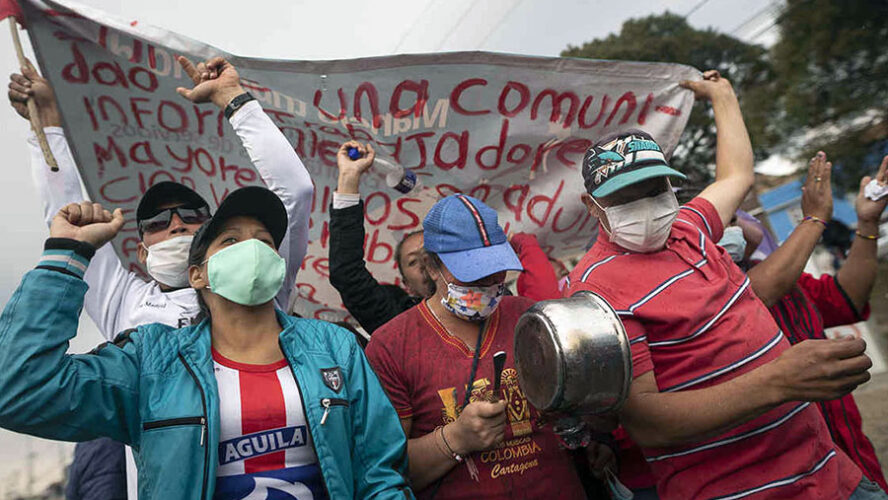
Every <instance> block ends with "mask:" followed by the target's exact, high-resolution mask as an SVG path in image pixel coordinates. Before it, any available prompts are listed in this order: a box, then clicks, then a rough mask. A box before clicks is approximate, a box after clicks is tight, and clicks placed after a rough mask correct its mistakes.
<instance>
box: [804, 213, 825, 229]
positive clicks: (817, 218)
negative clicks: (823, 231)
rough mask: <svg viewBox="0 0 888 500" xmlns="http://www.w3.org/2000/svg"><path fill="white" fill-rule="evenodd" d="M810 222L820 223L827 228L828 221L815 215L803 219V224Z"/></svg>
mask: <svg viewBox="0 0 888 500" xmlns="http://www.w3.org/2000/svg"><path fill="white" fill-rule="evenodd" d="M808 220H810V221H814V222H819V223H821V224H823V227H826V221H825V220H823V219H821V218H820V217H814V216H813V215H808V216H806V217H805V218H804V219H802V222H805V221H808Z"/></svg>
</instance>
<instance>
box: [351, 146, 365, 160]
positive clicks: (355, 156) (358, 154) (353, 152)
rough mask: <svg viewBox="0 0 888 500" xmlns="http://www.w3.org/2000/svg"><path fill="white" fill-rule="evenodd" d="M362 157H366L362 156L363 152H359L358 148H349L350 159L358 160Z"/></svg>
mask: <svg viewBox="0 0 888 500" xmlns="http://www.w3.org/2000/svg"><path fill="white" fill-rule="evenodd" d="M362 156H364V155H362V154H361V152H360V151H358V148H348V157H349V158H351V159H352V160H357V159H358V158H360V157H362Z"/></svg>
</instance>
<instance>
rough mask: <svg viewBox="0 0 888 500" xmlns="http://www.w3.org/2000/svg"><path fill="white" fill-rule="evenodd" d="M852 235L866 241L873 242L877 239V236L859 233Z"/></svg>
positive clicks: (855, 232)
mask: <svg viewBox="0 0 888 500" xmlns="http://www.w3.org/2000/svg"><path fill="white" fill-rule="evenodd" d="M854 234H856V235H857V236H860V237H861V238H864V239H867V240H873V241H875V240H877V239H879V235H878V234H863V233H861V232H860V231H854Z"/></svg>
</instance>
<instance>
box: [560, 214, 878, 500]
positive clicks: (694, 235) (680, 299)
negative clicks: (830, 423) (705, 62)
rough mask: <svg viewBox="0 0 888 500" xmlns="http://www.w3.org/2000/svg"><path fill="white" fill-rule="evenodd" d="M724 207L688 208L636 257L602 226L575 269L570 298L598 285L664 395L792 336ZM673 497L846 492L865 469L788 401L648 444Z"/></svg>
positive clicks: (744, 362)
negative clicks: (734, 253) (735, 243)
mask: <svg viewBox="0 0 888 500" xmlns="http://www.w3.org/2000/svg"><path fill="white" fill-rule="evenodd" d="M722 232H723V227H722V222H721V219H720V218H719V217H718V213H717V212H716V210H715V207H713V206H712V204H711V203H709V202H708V201H706V200H705V199H703V198H696V199H694V200H692V201H691V202H690V203H689V204H687V205H685V206H683V207H681V210H680V212H679V215H678V218H677V219H676V221H675V223H674V224H673V226H672V230H671V233H670V235H669V239H668V240H667V242H666V246H665V248H664V249H662V250H660V251H657V252H652V253H646V254H640V253H630V252H627V251H626V250H625V249H623V248H621V247H619V246H617V245H616V244H614V243H612V242H611V241H609V240H608V238H607V234H606V233H604V232H602V233H601V234H600V235H599V237H598V240H597V241H596V243H595V245H594V246H593V247H592V248H591V249H590V250H589V252H588V253H587V254H586V255H585V256H584V257H583V259H582V260H581V261H580V262H579V264H578V265H577V266H576V268H575V269H574V270H573V272H572V273H571V275H570V278H569V279H570V283H569V286H568V289H567V295H572V294H574V293H576V292H577V291H580V290H591V291H593V292H595V293H598V294H599V295H601V296H602V297H604V299H605V300H607V301H608V302H609V303H610V304H611V306H613V307H614V309H615V310H617V313H618V314H619V315H620V317H621V319H622V320H623V324H624V325H625V327H626V330H627V333H628V334H629V338H630V344H631V348H632V363H633V370H634V376H636V377H637V376H640V375H642V374H645V373H647V372H649V371H651V370H653V372H654V376H655V378H656V382H657V386H658V387H659V389H660V391H661V392H669V391H683V390H695V389H703V388H706V387H711V386H714V385H718V384H721V383H723V382H725V381H727V380H730V379H732V378H734V377H737V376H739V375H742V374H744V373H746V372H749V371H751V370H754V369H755V368H757V367H759V366H761V365H763V364H765V363H768V362H770V361H772V360H774V359H776V358H777V357H778V356H779V355H780V353H782V352H783V351H785V350H786V349H787V348H789V342H788V341H787V339H786V338H785V336H784V335H783V333H782V332H781V331H780V330H779V328H778V327H777V324H776V323H775V322H774V320H773V319H772V318H771V315H770V313H769V312H768V309H767V308H766V307H765V306H764V304H762V302H761V301H760V300H758V298H757V297H756V296H755V294H754V293H753V292H752V290H751V288H750V286H749V278H747V277H746V275H745V274H744V273H743V272H742V271H741V270H740V269H739V268H738V267H737V266H736V265H735V264H734V263H733V262H732V261H731V258H730V256H729V255H728V254H727V252H725V251H724V250H723V249H721V248H720V247H718V245H716V244H715V242H717V241H719V240H720V239H721V237H722ZM642 452H643V454H644V456H645V459H646V461H647V462H648V463H649V464H650V466H651V469H652V470H653V473H654V475H655V476H656V477H657V490H658V493H659V495H660V496H661V497H662V498H664V499H688V498H709V499H712V498H721V499H740V498H750V499H764V498H830V499H837V498H848V497H849V496H850V495H851V492H852V491H853V490H854V489H855V488H856V487H857V484H858V483H859V482H860V479H861V473H860V470H859V469H858V468H857V467H856V466H855V465H854V464H853V463H852V462H851V461H850V459H849V458H848V457H847V456H846V455H845V453H844V452H842V451H841V450H840V449H838V448H837V447H836V446H835V445H834V444H833V442H832V440H831V439H830V437H829V431H828V429H827V428H826V425H825V424H824V422H823V418H822V417H821V416H820V414H819V412H818V411H817V409H816V407H815V406H814V405H811V404H809V403H804V402H791V403H787V404H784V405H781V406H779V407H777V408H775V409H773V410H771V411H769V412H767V413H765V414H763V415H761V416H760V417H758V418H756V419H754V420H752V421H750V422H747V423H745V424H742V425H740V426H737V427H735V428H733V429H731V430H729V431H728V432H726V433H724V434H722V435H720V436H717V437H715V438H712V439H708V440H705V441H703V442H698V443H692V444H690V445H685V446H681V447H676V448H670V449H652V448H647V449H642Z"/></svg>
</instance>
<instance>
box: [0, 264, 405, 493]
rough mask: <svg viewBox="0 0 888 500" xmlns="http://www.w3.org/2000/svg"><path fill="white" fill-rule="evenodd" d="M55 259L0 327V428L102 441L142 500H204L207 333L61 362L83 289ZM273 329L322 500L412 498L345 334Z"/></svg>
mask: <svg viewBox="0 0 888 500" xmlns="http://www.w3.org/2000/svg"><path fill="white" fill-rule="evenodd" d="M64 252H65V251H58V250H56V251H54V253H55V254H56V255H55V257H53V259H52V260H47V259H46V257H45V258H44V260H43V261H41V265H40V266H38V269H36V270H33V271H30V272H29V273H27V274H26V275H25V277H24V278H23V279H22V283H21V284H20V285H19V288H18V290H16V292H15V294H14V295H13V296H12V298H11V299H10V301H9V303H8V304H7V305H6V308H5V309H4V311H3V314H2V316H0V427H4V428H6V429H9V430H12V431H16V432H21V433H26V434H31V435H34V436H39V437H43V438H47V439H56V440H65V441H84V440H89V439H96V438H98V437H102V436H107V437H110V438H112V439H114V440H117V441H121V442H124V443H126V444H128V445H130V446H132V448H133V451H134V452H135V455H136V463H137V465H138V468H139V498H140V499H158V500H161V499H162V500H170V499H183V500H194V499H204V500H211V499H212V497H213V491H214V486H215V479H216V465H217V464H218V463H219V458H218V446H217V443H218V442H219V396H218V392H217V387H216V379H215V376H214V372H213V361H212V356H211V348H210V327H209V323H208V322H207V321H204V322H202V323H200V324H198V325H195V326H191V327H187V328H182V329H174V328H172V327H168V326H164V325H159V324H152V325H147V326H142V327H139V328H138V329H136V330H133V331H130V332H128V333H125V334H122V335H119V336H118V337H117V339H116V340H115V341H114V342H113V343H106V344H103V345H102V346H99V348H96V349H95V350H93V351H92V352H91V353H89V354H79V355H69V354H65V351H66V350H67V347H68V340H69V339H70V338H72V337H74V335H75V334H76V333H77V323H78V319H79V316H80V310H81V308H82V306H83V297H84V294H85V293H86V290H87V285H86V283H85V282H84V281H83V280H82V279H81V278H80V277H79V275H82V273H81V272H79V271H81V270H82V269H81V268H85V266H82V265H77V264H78V262H77V260H78V259H79V260H81V261H86V262H88V260H87V259H83V258H82V257H80V256H78V255H74V254H73V253H71V255H69V256H68V258H69V261H68V263H67V264H66V263H65V262H62V263H61V264H60V258H59V256H58V254H59V253H62V254H64ZM47 253H50V251H47ZM47 253H45V254H44V255H45V256H46V255H47ZM62 260H64V259H62ZM81 264H82V263H81ZM54 266H55V267H54ZM278 318H279V320H280V322H281V324H282V325H283V326H284V330H283V331H282V332H281V334H280V344H281V349H282V350H283V352H284V354H285V356H286V358H287V361H288V362H289V364H290V367H291V368H292V370H293V374H294V376H295V378H296V381H297V384H298V385H299V388H300V390H301V394H302V398H303V402H304V408H305V412H306V418H307V422H308V427H309V431H310V433H311V437H312V440H313V441H314V446H315V448H316V452H317V456H318V460H319V463H320V468H321V472H322V475H323V478H324V482H325V484H326V487H327V491H328V493H329V496H330V498H331V499H334V500H339V499H346V498H362V499H363V498H374V499H390V498H391V499H393V498H413V494H412V492H411V491H410V488H409V486H408V482H407V479H406V478H407V441H406V438H405V436H404V432H403V430H402V428H401V425H400V422H399V420H398V416H397V414H396V413H395V410H394V408H392V405H391V403H390V402H389V400H388V398H387V397H386V395H385V393H384V392H383V390H382V387H381V386H380V384H379V380H378V379H377V378H376V374H375V373H373V370H372V369H371V368H370V365H369V364H368V363H367V359H366V358H365V357H364V354H363V352H362V351H361V349H360V348H359V347H358V345H357V343H356V341H355V340H354V337H353V335H352V334H351V333H350V332H348V331H346V330H345V329H342V328H340V327H337V326H336V325H333V324H330V323H326V322H322V321H315V320H308V319H298V318H292V317H289V316H287V315H285V314H283V313H281V312H278ZM334 367H339V368H340V370H339V371H340V373H341V384H336V383H330V382H328V384H329V386H328V384H325V383H324V374H323V372H322V370H324V369H330V368H334ZM337 385H339V386H341V387H340V388H339V391H334V390H333V388H331V387H330V386H333V387H336V386H337ZM325 412H328V415H327V417H326V419H324V421H323V424H322V417H323V415H324V413H325Z"/></svg>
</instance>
